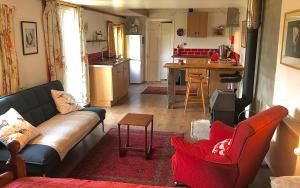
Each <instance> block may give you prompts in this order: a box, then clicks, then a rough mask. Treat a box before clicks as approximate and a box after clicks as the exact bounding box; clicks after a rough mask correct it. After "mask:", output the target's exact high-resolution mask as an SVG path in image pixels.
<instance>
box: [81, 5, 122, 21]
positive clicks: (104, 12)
mask: <svg viewBox="0 0 300 188" xmlns="http://www.w3.org/2000/svg"><path fill="white" fill-rule="evenodd" d="M81 7H82V8H84V9H86V10H90V11H94V12H98V13H102V14H108V15H111V16H116V17H119V18H123V19H125V18H126V17H125V16H121V15H118V14H114V13H110V12H106V11H103V10H98V9H95V8H91V7H87V6H81Z"/></svg>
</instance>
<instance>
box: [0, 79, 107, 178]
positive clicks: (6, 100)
mask: <svg viewBox="0 0 300 188" xmlns="http://www.w3.org/2000/svg"><path fill="white" fill-rule="evenodd" d="M51 89H55V90H63V86H62V84H61V82H60V81H52V82H49V83H47V84H43V85H40V86H36V87H33V88H30V89H26V90H23V91H20V92H17V93H15V94H12V95H9V96H5V97H2V98H0V115H2V114H4V113H5V112H6V111H7V110H9V109H10V108H14V109H16V110H17V111H18V112H19V113H20V114H21V115H22V116H23V117H24V118H25V120H27V121H28V122H30V123H31V124H32V125H33V126H38V125H39V124H41V123H42V122H44V121H46V120H49V119H50V118H52V117H53V116H55V115H57V114H58V113H59V112H58V111H57V109H56V106H55V103H54V101H53V99H52V96H51V92H50V91H51ZM83 110H84V111H93V112H95V113H97V115H98V116H99V118H100V121H99V122H98V123H97V124H95V125H94V127H93V129H94V128H96V127H97V125H99V124H102V126H103V127H104V119H105V113H106V111H105V110H104V109H101V108H97V107H86V108H84V109H83ZM0 145H1V146H0V171H1V172H3V171H5V170H6V167H5V163H6V162H7V160H8V158H9V156H10V154H9V151H8V150H7V149H6V147H5V146H4V145H2V144H1V143H0ZM20 155H21V157H22V159H23V160H25V162H26V168H27V173H28V174H29V175H35V176H41V175H46V176H48V175H49V174H50V173H51V172H52V171H53V170H54V169H55V168H57V167H58V165H60V163H61V162H62V161H61V159H60V157H59V154H58V153H57V151H56V150H54V149H53V148H51V147H49V146H46V145H39V144H32V145H31V144H28V145H27V146H25V148H24V149H22V151H21V152H20Z"/></svg>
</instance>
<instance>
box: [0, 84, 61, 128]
mask: <svg viewBox="0 0 300 188" xmlns="http://www.w3.org/2000/svg"><path fill="white" fill-rule="evenodd" d="M51 89H56V90H63V86H62V84H61V82H60V81H53V82H49V83H47V84H43V85H40V86H36V87H33V88H30V89H26V90H23V91H20V92H18V93H15V94H12V95H8V96H5V97H2V98H0V115H1V114H4V113H5V112H7V111H8V110H9V109H10V108H14V109H16V110H17V111H18V112H19V113H20V114H21V116H23V117H24V119H25V120H26V121H28V122H29V123H30V124H32V125H33V126H38V125H39V124H41V123H42V122H44V121H46V120H48V119H50V118H51V117H53V116H54V115H56V114H57V113H58V111H57V109H56V106H55V104H54V101H53V99H52V96H51V93H50V90H51Z"/></svg>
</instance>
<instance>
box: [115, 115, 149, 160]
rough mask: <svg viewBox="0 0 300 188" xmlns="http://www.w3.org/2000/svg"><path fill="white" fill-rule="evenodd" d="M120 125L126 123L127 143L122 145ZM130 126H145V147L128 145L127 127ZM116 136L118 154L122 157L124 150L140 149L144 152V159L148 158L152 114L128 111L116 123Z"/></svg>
mask: <svg viewBox="0 0 300 188" xmlns="http://www.w3.org/2000/svg"><path fill="white" fill-rule="evenodd" d="M150 123H151V133H150V145H149V147H148V138H147V134H148V133H147V132H148V131H147V130H148V126H149V125H150ZM121 125H127V143H126V145H125V146H123V147H122V143H121V142H122V141H121ZM130 126H140V127H145V147H144V148H135V147H131V146H130V145H129V128H130ZM118 136H119V156H120V157H122V156H123V155H124V153H125V152H126V151H142V152H145V155H146V160H147V159H149V158H150V155H151V153H152V139H153V115H150V114H133V113H128V114H127V115H125V117H123V119H122V120H121V121H119V123H118Z"/></svg>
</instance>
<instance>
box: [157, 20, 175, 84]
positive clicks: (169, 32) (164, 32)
mask: <svg viewBox="0 0 300 188" xmlns="http://www.w3.org/2000/svg"><path fill="white" fill-rule="evenodd" d="M160 38H161V39H160V50H159V53H160V54H159V57H160V58H159V69H160V80H166V79H167V77H168V69H166V68H164V67H163V66H164V64H166V63H170V62H172V57H171V56H172V54H173V40H174V26H173V23H172V22H161V37H160Z"/></svg>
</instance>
